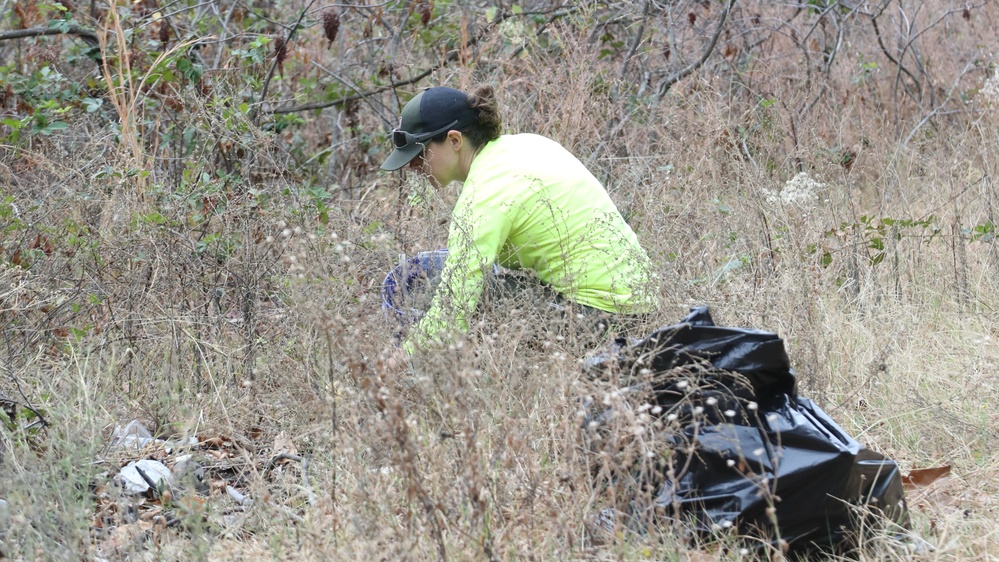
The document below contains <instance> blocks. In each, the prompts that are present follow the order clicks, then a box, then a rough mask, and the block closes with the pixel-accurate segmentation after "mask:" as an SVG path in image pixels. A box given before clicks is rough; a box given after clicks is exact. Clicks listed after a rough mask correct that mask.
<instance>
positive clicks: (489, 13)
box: [486, 6, 497, 22]
mask: <svg viewBox="0 0 999 562" xmlns="http://www.w3.org/2000/svg"><path fill="white" fill-rule="evenodd" d="M496 11H497V10H496V6H490V7H488V8H486V21H488V22H491V21H494V20H495V19H496Z"/></svg>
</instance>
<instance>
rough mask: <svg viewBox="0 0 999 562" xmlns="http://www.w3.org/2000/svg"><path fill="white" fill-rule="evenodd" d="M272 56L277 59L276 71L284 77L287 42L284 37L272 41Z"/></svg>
mask: <svg viewBox="0 0 999 562" xmlns="http://www.w3.org/2000/svg"><path fill="white" fill-rule="evenodd" d="M274 56H275V57H277V64H278V70H279V71H280V72H281V76H284V61H285V59H287V58H288V41H286V40H285V38H284V37H281V36H278V37H276V38H275V39H274Z"/></svg>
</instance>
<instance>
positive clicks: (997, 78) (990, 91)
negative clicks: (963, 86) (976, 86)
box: [979, 69, 999, 105]
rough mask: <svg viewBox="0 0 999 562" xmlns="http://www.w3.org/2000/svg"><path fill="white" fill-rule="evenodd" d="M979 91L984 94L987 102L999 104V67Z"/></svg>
mask: <svg viewBox="0 0 999 562" xmlns="http://www.w3.org/2000/svg"><path fill="white" fill-rule="evenodd" d="M979 93H980V94H982V97H984V98H985V101H986V102H988V103H993V104H996V105H999V69H997V70H996V72H995V73H994V74H993V75H992V77H991V78H989V79H988V80H986V81H985V85H984V86H982V89H981V90H979Z"/></svg>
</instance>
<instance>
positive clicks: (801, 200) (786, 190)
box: [763, 172, 826, 207]
mask: <svg viewBox="0 0 999 562" xmlns="http://www.w3.org/2000/svg"><path fill="white" fill-rule="evenodd" d="M825 187H826V184H824V183H821V182H819V181H818V180H815V179H814V178H812V177H811V176H809V175H808V174H807V173H806V172H798V174H797V175H796V176H794V177H793V178H791V179H790V180H788V181H787V183H785V184H784V187H783V188H781V190H780V191H774V190H771V189H764V190H763V194H764V196H765V197H766V199H767V201H768V202H770V203H774V204H780V205H784V206H796V207H812V206H814V205H815V204H816V203H818V201H819V196H818V192H819V191H821V190H822V189H824V188H825Z"/></svg>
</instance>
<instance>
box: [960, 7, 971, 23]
mask: <svg viewBox="0 0 999 562" xmlns="http://www.w3.org/2000/svg"><path fill="white" fill-rule="evenodd" d="M961 17H962V18H964V19H965V20H967V21H970V20H971V10H969V9H968V8H965V9H964V11H963V12H961Z"/></svg>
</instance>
